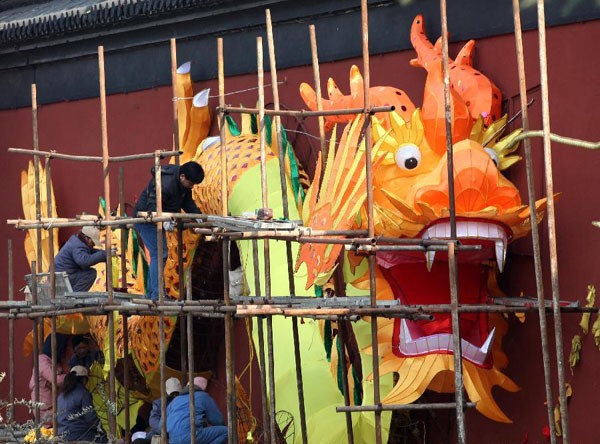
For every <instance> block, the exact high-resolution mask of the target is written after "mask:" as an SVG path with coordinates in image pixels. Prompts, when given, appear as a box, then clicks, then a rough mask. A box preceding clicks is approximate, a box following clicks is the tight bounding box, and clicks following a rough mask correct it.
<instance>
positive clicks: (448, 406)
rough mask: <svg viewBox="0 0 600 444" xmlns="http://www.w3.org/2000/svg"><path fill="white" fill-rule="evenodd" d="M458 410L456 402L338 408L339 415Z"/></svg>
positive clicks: (472, 403)
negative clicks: (345, 413) (395, 411)
mask: <svg viewBox="0 0 600 444" xmlns="http://www.w3.org/2000/svg"><path fill="white" fill-rule="evenodd" d="M475 405H476V404H475V403H474V402H465V403H464V404H463V406H464V407H468V408H473V407H475ZM455 408H456V403H455V402H437V403H436V402H434V403H423V404H420V403H419V404H389V405H385V404H378V405H348V406H340V407H336V408H335V411H336V412H337V413H344V412H350V413H357V412H383V411H394V410H454V409H455Z"/></svg>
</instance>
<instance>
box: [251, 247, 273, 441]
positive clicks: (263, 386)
mask: <svg viewBox="0 0 600 444" xmlns="http://www.w3.org/2000/svg"><path fill="white" fill-rule="evenodd" d="M252 259H253V265H254V293H255V296H256V297H260V296H261V289H260V263H259V260H258V240H257V239H252ZM263 324H264V319H263V317H261V316H258V319H257V320H256V325H257V331H258V362H259V363H260V370H261V371H260V390H261V393H262V396H261V401H262V402H261V406H262V416H263V433H264V442H265V443H270V442H271V433H270V423H271V421H270V419H269V408H268V406H267V403H268V397H267V368H266V365H267V364H266V362H265V336H264V334H265V333H264V328H263Z"/></svg>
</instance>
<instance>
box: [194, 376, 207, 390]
mask: <svg viewBox="0 0 600 444" xmlns="http://www.w3.org/2000/svg"><path fill="white" fill-rule="evenodd" d="M194 385H195V386H196V387H198V388H199V389H200V390H202V391H206V387H208V379H206V378H205V377H204V376H196V377H195V378H194Z"/></svg>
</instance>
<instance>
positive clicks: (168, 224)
mask: <svg viewBox="0 0 600 444" xmlns="http://www.w3.org/2000/svg"><path fill="white" fill-rule="evenodd" d="M163 229H164V230H165V231H173V230H174V229H175V221H172V220H168V221H166V222H163Z"/></svg>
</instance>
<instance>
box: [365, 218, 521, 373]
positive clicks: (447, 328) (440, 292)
mask: <svg viewBox="0 0 600 444" xmlns="http://www.w3.org/2000/svg"><path fill="white" fill-rule="evenodd" d="M456 232H457V237H458V238H459V239H460V242H461V244H463V245H465V244H467V245H468V244H475V245H481V249H480V250H470V251H461V252H460V253H459V254H458V260H459V262H460V266H459V269H458V277H459V290H460V295H459V297H460V302H461V303H463V304H482V303H485V301H486V298H487V274H488V272H489V270H490V268H489V266H488V265H487V263H489V261H491V260H494V259H495V261H496V263H497V264H498V268H499V269H500V270H502V269H503V267H504V261H505V259H506V246H507V243H508V241H509V240H510V237H511V233H510V230H509V229H508V228H506V227H505V226H503V225H500V224H498V223H495V222H493V221H485V220H479V219H461V220H458V221H457V223H456ZM421 237H422V238H423V239H450V238H451V235H450V223H449V221H448V220H442V221H439V222H436V223H434V224H432V225H430V226H428V227H427V228H425V229H423V230H422V232H421ZM377 262H378V264H379V265H380V266H381V268H382V271H383V274H384V276H385V278H386V279H387V281H388V282H389V284H390V286H391V287H392V291H393V292H394V296H395V297H396V298H397V299H399V300H400V301H401V303H403V304H409V305H424V304H448V303H449V302H450V286H449V275H448V255H447V253H446V252H443V251H438V252H437V254H436V252H435V251H428V252H427V253H426V254H425V256H423V254H422V253H420V254H415V253H413V252H411V253H404V252H403V253H401V254H398V253H396V252H381V253H378V254H377ZM460 326H461V337H462V339H461V350H462V356H463V358H464V359H466V360H468V361H470V362H472V363H474V364H476V365H478V366H482V367H489V366H491V364H492V362H491V353H490V352H491V349H492V344H493V341H494V330H492V331H491V332H490V331H488V323H487V315H486V314H485V313H462V314H461V320H460ZM393 344H394V353H396V354H397V355H399V356H404V357H406V356H420V355H425V354H430V353H448V354H449V353H452V352H453V350H454V344H453V338H452V323H451V318H450V315H449V314H446V313H443V314H436V316H435V319H434V320H432V321H411V320H407V319H401V320H397V321H396V322H395V326H394V338H393Z"/></svg>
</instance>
